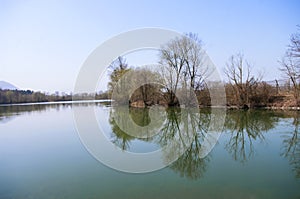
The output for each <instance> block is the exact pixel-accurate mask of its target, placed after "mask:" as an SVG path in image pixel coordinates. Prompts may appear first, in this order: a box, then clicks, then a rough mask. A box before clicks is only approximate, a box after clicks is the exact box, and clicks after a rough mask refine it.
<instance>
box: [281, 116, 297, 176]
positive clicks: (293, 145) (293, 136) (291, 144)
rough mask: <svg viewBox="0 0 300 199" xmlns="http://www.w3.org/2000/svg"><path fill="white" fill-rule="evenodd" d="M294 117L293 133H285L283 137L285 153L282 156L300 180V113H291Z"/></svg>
mask: <svg viewBox="0 0 300 199" xmlns="http://www.w3.org/2000/svg"><path fill="white" fill-rule="evenodd" d="M289 115H290V116H291V117H292V120H293V121H292V124H293V128H294V129H293V131H292V132H285V133H284V135H283V152H282V154H281V155H282V156H284V157H285V158H287V159H288V161H289V163H290V165H291V166H292V168H293V171H294V172H295V175H296V178H300V138H299V136H298V132H299V124H300V113H299V112H290V113H289Z"/></svg>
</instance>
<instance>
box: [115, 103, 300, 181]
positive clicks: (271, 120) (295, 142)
mask: <svg viewBox="0 0 300 199" xmlns="http://www.w3.org/2000/svg"><path fill="white" fill-rule="evenodd" d="M129 112H130V117H132V118H133V120H134V121H135V122H136V123H138V125H140V126H145V125H147V124H148V123H149V116H148V112H149V110H147V109H130V110H129ZM114 113H115V114H116V113H117V115H118V116H120V117H122V115H123V116H124V117H128V116H127V114H126V113H124V112H122V109H116V110H114ZM166 114H167V117H166V121H165V122H164V123H163V125H162V127H161V128H160V129H159V133H158V134H157V135H156V136H154V137H151V138H148V139H143V140H144V141H147V142H154V143H156V144H158V145H159V146H161V147H163V146H165V145H168V144H169V143H170V142H171V141H172V140H174V139H177V140H178V141H177V143H180V144H179V145H174V146H172V148H171V149H170V151H168V152H167V153H166V154H165V156H166V157H165V158H168V157H169V156H172V155H174V154H177V153H178V152H177V150H178V149H179V148H181V146H182V145H184V144H186V143H188V144H189V145H188V146H185V147H186V150H185V152H184V153H183V154H182V155H181V156H180V157H179V158H178V159H177V160H176V161H175V162H174V163H173V164H171V165H170V166H169V168H171V169H172V170H174V171H175V172H176V173H179V174H180V176H183V177H187V178H189V179H199V178H201V177H202V176H203V175H204V173H205V172H206V170H207V169H208V166H209V162H210V160H211V158H212V157H211V154H209V155H208V156H206V157H204V158H202V157H201V155H200V154H201V146H202V143H203V140H204V137H205V135H206V134H207V133H208V129H209V124H210V122H211V109H201V110H200V112H197V113H196V112H193V111H184V109H180V108H168V109H166ZM184 114H186V115H188V116H185V117H181V116H182V115H184ZM299 116H300V115H299V113H297V114H293V122H292V123H289V125H293V127H294V131H293V132H287V133H286V135H285V136H284V140H283V143H282V144H283V148H284V152H283V154H282V155H283V156H284V157H286V158H288V160H289V163H290V164H291V165H292V166H293V168H294V170H295V172H296V176H297V177H300V149H299V147H300V145H299V144H300V142H299V137H298V128H299V122H300V121H299ZM187 117H188V118H189V121H188V122H189V124H190V125H189V127H188V128H189V133H188V134H186V132H182V129H181V127H180V126H181V125H182V123H183V121H182V118H187ZM283 117H287V118H290V117H291V115H289V114H287V113H284V112H280V111H279V112H277V111H266V110H248V111H240V110H230V111H227V115H226V122H225V126H224V131H225V132H226V133H227V134H229V139H228V140H227V141H226V142H225V144H224V148H225V150H226V151H227V152H228V153H229V154H230V155H231V156H232V157H233V159H234V160H235V161H237V162H240V163H242V164H245V163H246V162H247V161H248V160H249V159H250V158H252V157H253V156H254V154H255V146H257V144H263V143H265V142H267V141H266V140H265V134H266V133H267V132H269V131H270V130H271V129H273V128H275V127H276V125H278V123H279V122H280V119H281V118H283ZM110 124H111V126H112V131H113V135H114V139H113V142H114V143H115V144H117V146H119V147H120V148H121V149H123V150H128V149H129V148H130V143H131V141H133V140H136V139H137V138H135V137H133V136H130V135H128V134H127V133H125V132H124V131H122V130H121V129H120V128H119V127H118V126H117V125H116V123H115V122H114V119H113V118H112V117H111V119H110ZM186 137H188V140H189V141H188V142H187V141H186Z"/></svg>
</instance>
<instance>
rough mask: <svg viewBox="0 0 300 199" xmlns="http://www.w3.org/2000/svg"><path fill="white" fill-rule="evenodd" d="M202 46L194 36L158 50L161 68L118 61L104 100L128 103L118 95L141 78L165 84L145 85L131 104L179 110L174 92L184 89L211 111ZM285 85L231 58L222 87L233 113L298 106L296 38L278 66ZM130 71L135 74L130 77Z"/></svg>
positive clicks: (299, 50) (299, 36)
mask: <svg viewBox="0 0 300 199" xmlns="http://www.w3.org/2000/svg"><path fill="white" fill-rule="evenodd" d="M206 59H207V58H206V57H205V52H204V49H203V45H202V41H201V40H200V39H199V38H198V37H197V35H195V34H187V35H185V36H182V37H180V38H176V39H174V40H172V41H170V42H169V43H167V44H165V45H163V46H162V47H161V49H160V51H159V60H160V61H159V64H160V65H161V68H157V67H156V68H153V67H148V68H147V67H143V68H138V67H133V66H129V65H128V64H127V63H126V60H125V59H124V58H122V57H119V58H118V59H116V60H115V61H114V62H113V63H112V64H111V65H110V67H109V68H110V69H111V73H110V82H109V91H108V95H109V96H112V95H113V94H114V96H113V98H114V100H115V101H117V102H118V104H126V103H127V102H126V103H125V102H124V101H122V100H124V99H125V100H128V96H124V95H123V96H122V95H120V96H118V94H115V93H118V90H120V91H122V90H128V89H130V88H131V87H130V86H131V85H134V84H136V83H137V82H139V81H140V82H142V80H145V79H152V80H155V81H154V82H160V79H164V85H160V84H151V83H149V84H144V85H142V86H140V87H139V88H137V89H136V90H135V91H134V92H133V94H131V95H130V96H129V105H130V106H133V107H146V106H151V105H154V104H160V105H163V106H179V101H178V99H177V98H176V95H175V94H174V93H176V91H177V90H178V89H179V88H182V87H184V86H186V85H188V87H189V89H190V90H192V91H193V92H194V93H195V94H196V97H197V101H198V103H199V105H200V106H210V105H211V99H210V93H209V89H208V87H207V85H206V82H205V77H207V76H209V75H211V73H212V71H210V67H209V66H208V64H207V61H206ZM280 64H281V68H280V70H281V71H282V75H283V76H284V77H285V79H284V80H274V81H272V82H266V81H263V77H262V75H257V76H255V75H254V74H253V72H252V68H253V66H252V65H251V64H250V63H249V62H248V61H247V60H246V59H245V57H244V56H243V54H241V53H237V54H235V55H232V56H231V57H230V58H229V60H228V62H227V63H226V67H225V69H224V71H223V72H224V74H225V76H226V77H227V81H226V82H225V83H224V85H225V91H226V99H227V104H224V106H225V105H226V106H228V107H231V108H245V109H247V108H259V107H273V108H283V107H287V108H288V107H289V108H291V107H293V108H296V109H298V107H299V105H300V98H299V97H300V96H299V94H300V93H299V91H300V90H299V88H300V87H299V83H300V82H299V80H300V79H299V78H300V33H299V32H298V33H295V34H293V35H291V38H290V44H289V45H288V48H287V50H286V53H285V55H284V57H283V58H282V60H281V61H280ZM130 71H133V72H132V73H130ZM124 74H129V75H127V77H126V81H123V80H122V81H121V83H120V80H121V79H122V77H123V76H124Z"/></svg>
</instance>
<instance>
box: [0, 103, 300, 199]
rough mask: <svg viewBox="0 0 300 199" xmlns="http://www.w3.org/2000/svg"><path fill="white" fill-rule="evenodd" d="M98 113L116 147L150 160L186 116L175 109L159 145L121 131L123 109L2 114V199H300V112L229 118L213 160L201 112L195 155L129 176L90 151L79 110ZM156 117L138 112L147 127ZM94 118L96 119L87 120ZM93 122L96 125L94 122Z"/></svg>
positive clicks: (22, 109) (59, 107) (32, 108)
mask: <svg viewBox="0 0 300 199" xmlns="http://www.w3.org/2000/svg"><path fill="white" fill-rule="evenodd" d="M74 106H76V107H81V108H84V107H86V106H89V107H93V108H95V113H96V116H97V120H98V122H99V123H101V126H102V127H103V129H104V130H105V134H106V136H107V137H108V139H110V141H111V142H113V143H114V144H116V145H117V146H118V147H119V148H121V149H122V150H127V151H131V152H137V153H143V152H150V151H154V150H157V149H159V148H161V147H162V146H163V145H165V144H167V143H168V142H169V140H170V139H172V137H176V135H180V134H181V132H180V130H179V129H178V128H177V125H178V124H180V122H182V121H180V114H182V111H181V110H180V109H168V110H167V111H166V115H167V120H166V121H165V123H164V125H165V126H164V128H162V129H160V132H159V133H158V134H157V135H155V136H153V137H152V138H151V139H137V138H134V137H133V136H130V135H128V134H126V133H124V132H123V131H122V130H121V129H120V128H118V126H117V125H116V121H115V120H114V118H112V114H118V115H119V116H120V117H121V118H122V115H124V117H125V116H126V117H127V115H126V114H124V113H123V112H122V110H121V109H115V108H111V107H108V106H105V105H103V104H101V103H83V104H80V103H77V104H64V103H62V104H40V105H34V104H31V105H22V106H1V107H0V198H1V199H8V198H20V199H26V198H51V199H53V198H59V199H60V198H72V199H73V198H74V199H75V198H123V199H125V198H128V199H134V198H149V199H150V198H151V199H153V198H172V199H174V198H299V197H300V189H299V188H300V139H299V137H298V131H299V121H300V120H299V113H298V112H284V111H266V110H250V111H240V110H234V111H227V114H226V121H225V126H224V131H223V133H222V135H221V137H220V138H219V140H218V143H217V144H216V146H215V147H214V148H213V150H212V151H211V153H209V155H208V156H206V157H205V158H200V157H199V150H201V144H202V140H203V135H205V133H207V130H208V126H209V123H210V119H211V110H210V109H201V110H200V113H199V114H197V118H196V120H195V121H196V122H195V125H194V126H193V129H192V131H193V132H194V134H193V135H194V139H193V142H192V143H191V145H190V147H188V150H187V151H186V152H185V153H184V154H183V155H182V156H181V157H180V158H179V159H178V160H177V161H175V162H174V163H173V164H171V165H170V166H169V167H167V168H165V169H162V170H159V171H155V172H151V173H147V174H128V173H123V172H119V171H116V170H113V169H111V168H109V167H107V166H105V165H103V164H101V163H100V162H98V161H97V160H96V159H95V158H94V157H93V156H92V155H91V154H90V153H89V152H88V151H87V150H86V148H85V147H84V146H83V144H82V143H81V140H80V138H79V136H78V133H77V131H76V128H75V124H74V119H73V113H72V108H74ZM148 113H149V110H147V109H145V110H143V109H130V117H131V118H132V119H133V121H135V123H136V124H138V125H140V126H145V125H147V124H148V123H149V122H150V121H149V115H148ZM87 117H88V116H87ZM87 121H88V120H87Z"/></svg>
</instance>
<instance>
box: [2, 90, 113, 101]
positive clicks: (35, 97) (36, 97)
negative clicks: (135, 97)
mask: <svg viewBox="0 0 300 199" xmlns="http://www.w3.org/2000/svg"><path fill="white" fill-rule="evenodd" d="M108 98H109V96H108V93H107V92H101V93H96V94H87V93H83V94H76V95H72V94H59V93H58V92H57V93H55V94H46V93H42V92H34V91H31V90H1V89H0V104H16V103H35V102H54V101H71V100H73V99H76V100H85V99H108Z"/></svg>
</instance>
